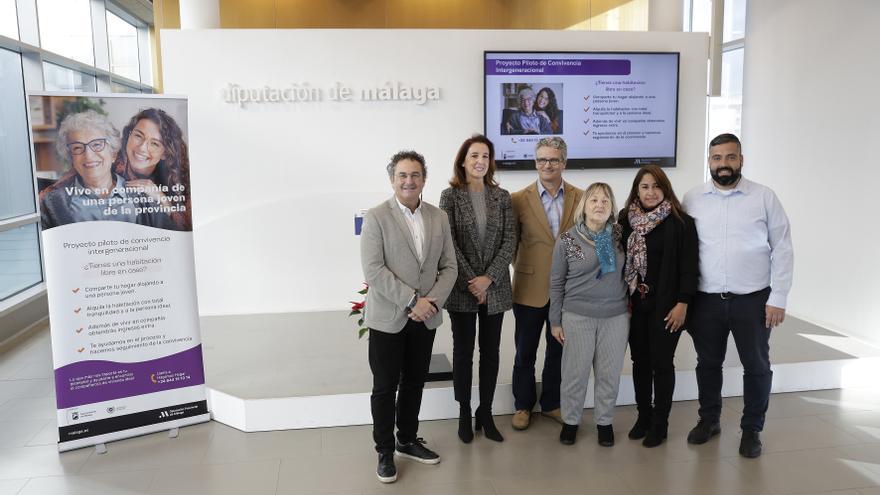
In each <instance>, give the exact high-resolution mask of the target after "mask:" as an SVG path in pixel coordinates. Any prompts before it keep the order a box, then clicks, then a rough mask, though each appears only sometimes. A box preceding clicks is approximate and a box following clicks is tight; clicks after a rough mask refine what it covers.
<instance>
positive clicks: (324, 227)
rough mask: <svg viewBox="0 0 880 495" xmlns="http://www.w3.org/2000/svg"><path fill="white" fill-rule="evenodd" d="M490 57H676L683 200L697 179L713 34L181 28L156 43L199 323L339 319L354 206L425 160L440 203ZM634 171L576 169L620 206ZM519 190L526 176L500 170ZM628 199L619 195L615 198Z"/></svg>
mask: <svg viewBox="0 0 880 495" xmlns="http://www.w3.org/2000/svg"><path fill="white" fill-rule="evenodd" d="M484 50H572V51H576V50H611V51H613V50H621V51H626V50H630V51H635V50H643V51H680V52H681V55H682V56H681V75H680V89H679V107H680V110H679V127H678V156H679V167H678V168H677V169H676V170H671V171H670V176H671V179H672V181H673V183H674V184H675V186H676V188H677V189H678V191H679V192H680V193H683V192H684V191H685V190H686V189H687V188H690V187H692V186H694V185H696V184H698V183H699V182H701V180H702V170H703V163H704V155H705V153H704V150H703V140H704V132H705V131H704V128H705V110H706V102H705V88H706V58H707V53H708V40H707V37H706V35H704V34H690V33H607V32H606V33H598V32H597V33H591V32H566V31H555V32H554V31H477V30H468V31H438V30H228V29H224V30H204V31H195V30H186V31H167V32H163V33H162V60H163V69H164V74H165V76H164V79H165V80H164V83H165V91H166V93H168V94H180V95H188V96H189V98H190V100H189V103H190V105H189V109H190V119H189V124H190V128H189V133H190V146H191V160H192V192H193V204H194V212H193V216H194V221H195V243H196V245H195V249H196V273H197V277H198V287H199V303H200V307H201V311H202V313H203V314H243V313H261V312H287V311H310V310H327V309H342V308H344V307H346V306H347V301H349V300H353V299H355V298H356V297H357V295H356V294H355V291H356V290H358V289H359V288H360V284H361V281H362V274H361V267H360V259H359V249H358V238H357V237H355V236H354V235H353V215H354V213H355V212H357V211H359V210H361V209H365V208H369V207H372V206H374V205H375V204H377V203H379V202H380V201H383V200H385V199H387V198H389V197H390V196H391V194H392V192H391V188H390V185H389V182H388V177H387V175H386V174H385V170H384V167H385V164H386V163H387V161H388V158H389V157H390V156H391V155H392V154H393V153H394V152H396V151H397V150H399V149H402V148H413V149H416V150H418V151H420V152H421V153H423V154H424V155H425V157H426V159H427V162H428V170H429V173H428V181H427V185H426V188H425V198H426V200H427V201H428V202H432V203H435V204H436V202H437V200H438V199H439V196H440V191H442V190H443V189H444V188H445V187H446V181H447V180H448V179H449V177H450V176H451V172H452V170H451V168H452V159H453V158H454V154H455V152H456V150H457V149H458V146H459V144H460V143H461V141H462V140H463V139H464V138H466V137H468V136H470V135H471V134H472V133H474V132H480V131H482V127H483V124H482V121H483V112H482V99H483V98H482V92H483V71H482V59H483V51H484ZM386 81H400V82H402V83H409V84H412V85H419V86H438V87H440V88H441V91H442V99H441V100H440V101H435V102H428V103H427V104H425V105H422V106H419V105H415V104H413V103H410V102H383V103H376V102H347V103H341V102H321V103H311V104H261V105H251V106H248V107H246V108H245V109H241V108H238V107H236V106H234V105H230V104H227V103H224V102H223V100H222V98H223V94H222V93H223V89H224V88H226V87H227V85H228V84H229V83H237V84H240V85H242V86H249V87H254V86H255V87H262V86H264V85H267V84H268V85H270V86H286V85H289V84H290V83H304V82H308V83H309V84H310V85H312V86H313V87H314V86H317V87H328V86H330V85H332V84H333V83H335V82H342V83H346V84H347V85H350V86H352V87H355V88H363V87H370V86H377V85H381V84H383V83H385V82H386ZM632 177H633V171H631V170H601V171H589V172H587V171H570V172H567V173H566V178H567V179H568V180H569V181H571V182H573V183H574V184H576V185H578V186H580V187H584V186H586V185H588V184H589V183H591V182H593V181H596V180H602V181H606V182H609V183H610V184H611V185H612V187H614V189H615V191H616V193H617V194H618V195H619V196H624V195H625V194H626V192H627V191H628V188H629V184H630V182H631V180H632ZM498 178H499V181H500V182H501V184H502V187H505V188H507V189H508V190H511V191H514V190H517V189H520V188H522V187H524V186H525V185H526V184H527V183H529V182H530V181H532V180H534V179H535V173H534V172H505V173H500V174H499V177H498ZM621 199H622V198H621Z"/></svg>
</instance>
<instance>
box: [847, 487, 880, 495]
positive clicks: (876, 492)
mask: <svg viewBox="0 0 880 495" xmlns="http://www.w3.org/2000/svg"><path fill="white" fill-rule="evenodd" d="M856 493H858V495H880V487H878V486H875V487H872V488H859V489H858V490H857V491H856ZM847 495H849V494H847Z"/></svg>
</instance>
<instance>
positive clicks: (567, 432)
mask: <svg viewBox="0 0 880 495" xmlns="http://www.w3.org/2000/svg"><path fill="white" fill-rule="evenodd" d="M577 433H578V425H570V424H566V423H562V431H561V432H559V443H561V444H562V445H574V442H575V440H577Z"/></svg>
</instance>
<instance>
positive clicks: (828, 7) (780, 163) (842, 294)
mask: <svg viewBox="0 0 880 495" xmlns="http://www.w3.org/2000/svg"><path fill="white" fill-rule="evenodd" d="M748 8H749V10H748V20H747V32H746V52H745V67H744V75H745V81H744V87H743V94H744V102H743V103H744V107H743V145H744V149H743V154H744V156H745V169H744V174H745V175H747V176H749V177H751V178H753V179H755V180H757V181H759V182H762V183H765V184H767V185H769V186H771V187H772V188H773V189H774V190H775V191H776V192H777V194H778V195H779V197H780V199H781V200H782V203H783V205H784V206H785V209H786V211H787V212H788V215H789V217H790V219H791V223H792V237H793V241H794V249H795V272H794V287H793V289H792V292H791V295H790V297H789V307H788V309H789V312H790V313H793V314H795V315H797V316H799V317H803V318H806V319H808V320H812V321H814V322H816V323H819V324H822V325H825V326H828V327H830V328H833V329H837V330H841V331H844V332H847V333H850V334H852V335H854V336H857V337H861V338H863V339H867V340H871V341H874V342H880V335H878V333H877V330H878V328H880V311H878V307H880V284H878V282H880V261H878V259H877V254H876V253H877V249H878V241H880V236H878V233H877V228H878V221H877V218H876V216H875V215H874V214H873V212H874V210H876V209H877V205H878V195H877V186H878V184H880V172H878V171H880V166H878V164H877V159H876V154H875V152H874V150H873V146H874V145H875V144H877V142H878V140H880V99H878V96H877V92H878V88H880V83H878V81H880V55H878V53H877V48H878V47H880V30H878V29H877V23H878V22H880V2H877V1H874V0H845V1H838V2H827V1H823V0H774V1H772V2H769V1H764V2H749V7H748Z"/></svg>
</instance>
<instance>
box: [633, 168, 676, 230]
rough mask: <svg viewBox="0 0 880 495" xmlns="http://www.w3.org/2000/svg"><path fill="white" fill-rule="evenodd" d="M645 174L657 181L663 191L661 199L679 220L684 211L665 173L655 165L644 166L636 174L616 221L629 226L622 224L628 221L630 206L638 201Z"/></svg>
mask: <svg viewBox="0 0 880 495" xmlns="http://www.w3.org/2000/svg"><path fill="white" fill-rule="evenodd" d="M647 174H651V176H652V177H654V180H656V181H657V185H658V186H659V187H660V190H661V191H663V198H664V199H666V200H667V201H669V204H670V206H672V214H673V215H674V216H675V218H677V219H679V220H681V219H682V214H683V212H684V209H683V208H682V207H681V203H680V202H679V201H678V197H677V196H676V195H675V191H673V190H672V183H671V182H669V177H667V176H666V172H664V171H663V169H662V168H660V167H658V166H657V165H645V166H644V167H642V168H640V169H639V171H638V172H636V178H635V179H633V183H632V188H631V189H630V190H629V197H627V198H626V203H624V204H623V209H621V210H620V215H618V221H619V222H620V223H626V224H627V225H629V221H626V222H624V220H628V219H629V207H630V205H631V204H633V202H635V201H638V200H639V183H640V182H642V178H643V177H644V176H645V175H647Z"/></svg>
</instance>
